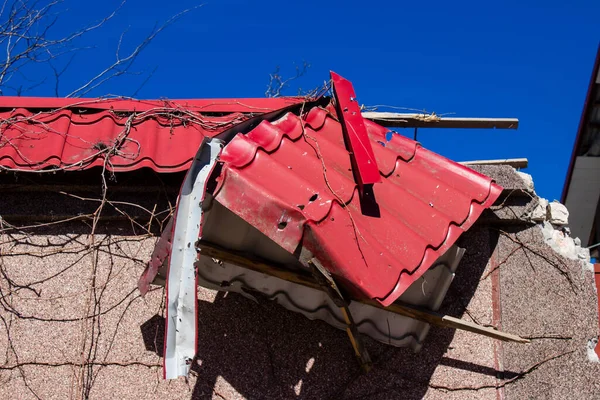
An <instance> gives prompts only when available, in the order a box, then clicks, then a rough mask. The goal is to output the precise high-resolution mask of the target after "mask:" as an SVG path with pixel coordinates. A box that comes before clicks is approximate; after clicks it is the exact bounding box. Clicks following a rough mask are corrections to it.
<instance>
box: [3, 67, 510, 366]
mask: <svg viewBox="0 0 600 400" xmlns="http://www.w3.org/2000/svg"><path fill="white" fill-rule="evenodd" d="M332 77H333V83H334V94H335V96H332V97H320V98H318V99H304V98H290V99H286V98H283V99H246V100H227V99H224V100H194V101H132V100H121V99H118V100H77V101H73V103H71V101H70V100H67V99H57V100H48V99H23V98H18V99H11V98H3V99H1V101H0V111H1V114H0V118H3V125H2V126H1V129H2V130H1V136H0V168H4V169H11V170H25V171H56V170H67V171H69V170H81V169H87V168H91V167H102V168H103V169H106V170H112V171H129V170H133V169H138V168H142V167H150V168H152V169H154V170H155V171H158V172H174V171H180V170H186V169H188V173H187V176H186V179H185V181H184V184H183V187H182V190H181V193H180V196H179V200H178V205H177V210H176V215H175V217H174V223H172V224H170V225H169V226H170V228H168V230H167V231H165V232H164V233H163V236H162V238H161V240H160V241H159V243H158V244H157V247H156V250H155V253H154V255H153V257H152V260H151V261H150V263H149V266H148V268H147V270H146V271H145V272H144V275H143V276H142V278H141V279H140V289H141V291H142V292H145V291H146V290H147V289H148V285H149V284H150V283H151V282H152V281H153V280H154V278H155V277H156V275H157V273H158V270H159V268H160V267H161V266H162V265H165V264H166V265H167V266H168V273H167V289H168V290H167V297H168V299H167V304H168V307H167V313H168V315H167V335H166V351H165V354H166V355H165V366H166V368H165V374H166V377H169V378H172V377H176V376H178V375H186V374H187V371H189V365H190V363H191V360H192V358H193V356H194V353H195V340H196V335H195V333H196V329H195V323H196V321H197V319H196V317H195V312H196V307H197V305H196V290H195V287H196V284H197V282H198V274H197V273H196V271H195V270H194V268H195V265H194V264H196V263H195V261H196V260H197V259H198V252H197V250H198V249H196V246H195V245H196V243H197V242H198V240H201V239H203V238H204V237H209V236H210V235H211V232H208V230H207V231H203V225H204V222H205V220H204V217H205V211H206V213H208V210H205V207H207V203H208V202H210V201H212V200H215V201H217V202H218V203H220V204H221V205H222V206H224V207H226V208H227V209H228V210H229V211H231V212H232V213H233V214H235V215H237V217H239V218H241V219H242V220H244V221H245V222H246V223H247V224H249V225H250V226H252V227H253V228H255V229H256V230H257V231H259V232H260V233H261V234H262V235H264V236H265V237H266V238H268V240H269V241H270V242H271V243H272V244H273V245H275V246H276V247H277V248H279V249H280V250H281V251H283V252H284V253H286V254H287V255H289V256H290V257H292V258H296V259H297V258H300V257H302V256H305V255H306V254H307V253H308V254H310V257H311V260H317V262H319V263H320V264H321V265H322V267H323V268H324V269H325V270H326V271H327V273H328V274H331V276H332V279H334V280H335V281H336V282H338V283H339V285H340V286H341V287H342V288H343V289H344V291H345V292H348V293H350V294H351V296H352V298H355V299H368V300H374V301H376V302H378V303H379V304H380V305H382V306H389V305H391V304H392V303H393V302H394V301H395V300H397V299H398V298H399V297H400V296H401V295H402V294H403V293H404V292H405V291H406V290H407V289H408V288H409V287H410V286H411V284H413V283H414V282H415V281H417V280H418V279H419V278H420V277H421V276H422V275H423V274H424V273H425V272H426V271H427V270H428V269H429V268H431V267H432V265H434V263H435V262H436V260H437V259H438V258H439V257H440V256H442V255H443V254H444V253H445V252H446V251H447V250H448V249H449V248H450V247H451V246H452V245H453V244H454V243H455V242H456V240H457V239H458V238H459V236H460V235H461V234H462V233H464V232H465V231H466V230H468V229H469V228H470V227H471V226H472V225H473V224H474V223H475V221H476V220H477V218H478V217H479V216H480V215H481V213H482V212H483V210H484V209H486V208H487V207H489V206H491V205H492V204H493V203H494V202H495V201H496V199H497V198H498V196H499V195H500V193H501V190H502V189H501V187H500V186H498V185H496V184H495V183H494V182H493V181H492V180H491V179H490V178H488V177H486V176H484V175H481V174H479V173H477V172H475V171H473V170H471V169H469V168H467V167H464V166H462V165H460V164H458V163H455V162H453V161H450V160H448V159H446V158H444V157H442V156H440V155H437V154H435V153H432V152H430V151H428V150H426V149H424V148H423V147H421V145H420V144H419V143H417V142H415V141H413V140H410V139H407V138H405V137H403V136H400V135H397V134H391V133H390V131H389V130H388V129H386V128H384V127H382V126H380V125H378V124H376V123H374V122H371V121H368V120H365V119H363V117H362V116H361V112H360V108H359V106H358V102H357V100H356V95H355V93H354V89H353V88H352V85H351V84H350V82H348V81H346V80H345V79H343V78H341V77H340V76H339V75H335V74H332ZM11 104H12V105H11ZM212 226H213V227H215V226H216V229H220V230H222V231H226V230H227V229H228V227H227V226H223V225H220V224H212ZM220 237H222V238H224V240H223V242H222V243H218V244H219V245H221V246H222V247H225V248H234V247H235V243H229V242H228V238H227V236H226V235H220ZM231 240H232V239H231V238H230V239H229V241H231ZM271 261H277V260H271ZM196 266H197V265H196ZM435 295H436V298H440V299H441V298H443V295H442V296H441V297H440V296H439V293H436V294H435ZM438 303H439V302H438Z"/></svg>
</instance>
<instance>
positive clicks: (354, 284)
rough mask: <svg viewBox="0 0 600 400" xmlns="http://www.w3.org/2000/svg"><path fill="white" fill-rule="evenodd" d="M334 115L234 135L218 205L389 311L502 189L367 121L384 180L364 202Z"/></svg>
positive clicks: (310, 115) (288, 119) (314, 114)
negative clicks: (304, 253)
mask: <svg viewBox="0 0 600 400" xmlns="http://www.w3.org/2000/svg"><path fill="white" fill-rule="evenodd" d="M332 110H333V108H332V107H328V109H324V108H320V107H313V108H312V109H310V110H307V111H308V112H306V113H305V114H303V115H302V118H300V117H298V116H296V115H295V114H292V113H287V114H285V115H284V116H283V117H281V118H280V119H279V120H277V121H274V122H272V123H270V122H267V121H263V122H262V123H261V124H260V125H258V126H257V127H256V128H254V129H253V130H252V131H250V132H248V133H247V134H246V135H243V134H238V135H237V136H236V137H235V138H234V139H233V140H231V141H230V142H229V144H227V146H226V147H225V148H224V149H223V153H222V155H221V158H220V160H221V162H222V164H223V168H222V170H221V173H220V176H219V177H218V178H217V179H218V181H219V183H218V186H217V188H216V191H215V199H216V200H217V201H219V202H220V203H221V204H223V205H225V206H226V207H227V208H229V209H230V210H231V211H233V212H234V213H236V214H237V215H239V216H240V217H241V218H243V219H244V220H246V221H247V222H248V223H250V224H251V225H253V226H254V227H256V228H257V229H259V230H260V231H261V232H262V233H264V234H265V235H267V236H268V237H270V238H271V239H272V240H273V241H275V242H276V243H278V244H279V245H280V246H281V247H283V248H284V249H286V250H288V251H289V252H291V253H294V252H296V251H297V249H298V248H299V246H303V247H306V248H307V249H309V250H310V251H311V252H312V253H313V254H314V255H315V256H316V257H317V258H318V259H319V260H320V261H321V262H322V263H323V265H324V266H325V267H326V268H327V269H328V270H329V271H331V272H332V273H333V274H334V275H335V276H336V278H337V279H338V280H339V281H340V282H343V283H345V284H346V286H347V287H348V288H349V289H350V290H352V291H353V292H354V294H355V295H357V296H359V297H367V298H371V299H376V300H378V301H380V302H381V303H382V304H383V305H389V304H391V303H392V302H393V301H395V300H396V299H397V298H398V297H399V296H400V295H401V294H402V293H403V292H404V291H405V290H406V289H407V288H408V287H409V286H410V284H411V283H413V282H414V281H416V280H417V279H418V278H419V277H420V276H421V275H422V274H423V273H424V272H425V271H426V270H427V269H428V268H429V267H431V265H433V263H434V262H435V260H436V259H437V258H438V257H439V256H441V255H442V254H443V253H444V252H445V251H446V250H447V249H448V248H449V247H450V246H451V245H452V244H454V242H455V241H456V240H457V239H458V237H459V236H460V234H462V233H463V232H464V231H465V230H467V229H469V228H470V227H471V226H472V224H473V223H474V222H475V220H476V219H477V218H478V217H479V215H480V214H481V212H482V211H483V210H484V209H485V208H487V207H489V206H490V205H491V204H492V203H493V202H494V201H495V200H496V199H497V198H498V196H499V195H500V192H501V188H500V187H499V186H498V185H496V184H495V183H493V182H492V180H491V179H490V178H487V177H485V176H483V175H481V174H479V173H477V172H474V171H473V170H470V169H468V168H466V167H464V166H462V165H459V164H457V163H454V162H452V161H450V160H448V159H446V158H444V157H442V156H439V155H437V154H435V153H432V152H430V151H428V150H426V149H424V148H422V147H421V146H420V145H419V144H417V143H416V142H414V141H412V140H409V139H407V138H404V137H402V136H400V135H393V137H392V139H391V140H390V141H387V140H386V138H385V136H386V133H387V130H386V129H385V128H382V127H380V126H378V125H376V124H373V123H367V128H368V134H369V137H370V140H371V141H372V146H373V148H374V149H375V157H376V161H377V165H379V166H380V174H381V176H382V178H383V179H382V181H381V183H376V184H374V185H373V190H372V194H369V193H366V194H365V195H364V196H363V197H362V198H361V196H359V192H358V186H357V184H356V183H355V180H354V177H353V169H352V166H351V157H350V154H349V152H348V151H347V150H346V147H345V145H344V137H343V131H342V126H341V125H340V123H339V122H338V120H337V118H336V117H335V114H334V113H333V112H332Z"/></svg>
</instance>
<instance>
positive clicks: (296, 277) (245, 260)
mask: <svg viewBox="0 0 600 400" xmlns="http://www.w3.org/2000/svg"><path fill="white" fill-rule="evenodd" d="M198 246H199V249H200V253H201V254H202V255H205V256H208V257H213V258H216V259H219V260H221V261H223V262H227V263H231V264H234V265H237V266H240V267H244V268H248V269H250V270H252V271H256V272H260V273H263V274H266V275H270V276H273V277H276V278H279V279H283V280H286V281H289V282H293V283H297V284H299V285H303V286H307V287H310V288H312V289H317V290H320V291H323V287H322V286H321V285H319V284H318V283H317V282H316V281H315V280H314V278H313V277H311V276H308V275H304V274H302V273H298V272H295V271H291V270H289V269H286V270H284V269H282V268H283V266H282V267H281V268H277V267H275V266H273V265H271V264H268V263H267V262H264V261H262V260H259V259H258V258H256V257H249V256H246V255H243V254H236V253H235V252H232V251H230V250H227V249H223V248H220V247H218V246H216V245H214V244H211V243H206V242H201V243H198ZM353 301H358V302H360V303H363V304H366V305H369V306H372V307H377V308H381V309H383V310H386V311H389V312H393V313H395V314H399V315H402V316H405V317H408V318H412V319H415V320H417V321H422V322H426V323H429V324H431V325H435V326H440V327H443V328H452V329H460V330H463V331H468V332H472V333H476V334H478V335H483V336H487V337H491V338H494V339H499V340H503V341H505V342H516V343H529V340H528V339H524V338H522V337H520V336H517V335H513V334H510V333H505V332H501V331H498V330H495V329H493V328H488V327H485V326H481V325H478V324H475V323H473V322H469V321H464V320H462V319H459V318H455V317H452V316H449V315H444V314H439V313H437V312H435V311H431V310H427V309H423V308H419V307H415V306H412V305H409V304H403V303H399V302H396V303H394V304H392V305H391V306H389V307H383V306H382V305H381V304H379V303H378V302H376V301H374V300H353Z"/></svg>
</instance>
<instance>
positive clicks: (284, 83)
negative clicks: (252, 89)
mask: <svg viewBox="0 0 600 400" xmlns="http://www.w3.org/2000/svg"><path fill="white" fill-rule="evenodd" d="M309 68H310V64H309V63H308V62H306V61H302V66H301V67H300V66H298V65H296V74H295V75H294V76H291V77H289V78H287V79H286V78H284V77H283V76H282V75H281V68H280V67H279V66H276V67H275V70H274V71H273V72H272V73H271V74H269V78H270V79H269V84H268V85H267V90H266V91H265V96H266V97H279V96H281V94H282V91H283V90H284V89H286V88H288V87H289V86H290V82H292V81H294V80H296V79H298V78H300V77H302V76H304V74H306V72H307V71H308V69H309ZM301 91H302V89H299V90H298V95H300V94H301V93H300V92H301Z"/></svg>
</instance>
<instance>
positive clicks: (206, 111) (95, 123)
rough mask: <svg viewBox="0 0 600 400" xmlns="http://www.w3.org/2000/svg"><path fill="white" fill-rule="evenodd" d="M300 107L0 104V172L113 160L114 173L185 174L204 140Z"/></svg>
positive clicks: (0, 100) (271, 103) (284, 102)
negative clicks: (275, 112) (254, 118)
mask: <svg viewBox="0 0 600 400" xmlns="http://www.w3.org/2000/svg"><path fill="white" fill-rule="evenodd" d="M301 101H302V99H299V98H278V99H222V100H169V101H167V100H164V101H163V100H156V101H148V100H128V99H56V98H27V97H0V166H2V167H5V168H11V169H20V170H41V169H48V168H60V169H66V170H78V169H85V168H89V167H93V166H101V165H103V164H104V162H105V160H106V157H105V156H106V155H107V154H108V153H110V157H109V161H110V162H107V165H106V167H107V168H108V169H109V170H113V171H129V170H132V169H136V168H141V167H150V168H153V169H155V170H156V171H159V172H174V171H181V170H185V169H187V168H189V166H190V164H191V160H192V158H193V157H194V155H195V154H196V150H197V149H198V146H199V145H200V143H201V142H202V139H203V137H204V136H214V135H216V134H218V133H220V132H222V131H224V130H226V129H228V128H230V127H232V126H233V125H235V124H237V123H239V122H242V121H244V120H246V119H248V118H249V117H251V116H253V115H257V114H262V113H265V112H269V111H273V110H278V109H281V108H285V107H287V106H290V105H293V104H297V103H299V102H301ZM133 113H135V115H133ZM132 115H133V116H132Z"/></svg>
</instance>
